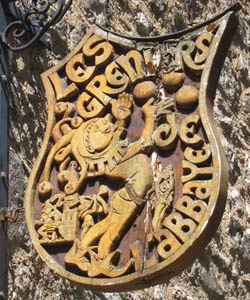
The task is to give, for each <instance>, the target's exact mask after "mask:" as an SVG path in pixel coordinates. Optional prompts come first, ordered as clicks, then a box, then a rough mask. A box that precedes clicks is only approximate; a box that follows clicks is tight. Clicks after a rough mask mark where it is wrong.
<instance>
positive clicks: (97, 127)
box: [89, 114, 117, 152]
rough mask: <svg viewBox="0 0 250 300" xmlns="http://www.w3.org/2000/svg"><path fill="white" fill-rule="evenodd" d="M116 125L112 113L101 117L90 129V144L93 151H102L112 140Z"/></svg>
mask: <svg viewBox="0 0 250 300" xmlns="http://www.w3.org/2000/svg"><path fill="white" fill-rule="evenodd" d="M116 127H117V126H116V125H114V124H113V123H111V115H109V114H108V115H107V116H106V117H104V118H99V119H98V120H97V121H95V123H94V124H93V126H92V127H91V129H90V131H89V146H90V149H92V150H93V151H97V152H101V151H103V150H104V149H106V148H107V147H108V145H109V144H110V142H111V141H112V138H113V135H114V131H115V129H116Z"/></svg>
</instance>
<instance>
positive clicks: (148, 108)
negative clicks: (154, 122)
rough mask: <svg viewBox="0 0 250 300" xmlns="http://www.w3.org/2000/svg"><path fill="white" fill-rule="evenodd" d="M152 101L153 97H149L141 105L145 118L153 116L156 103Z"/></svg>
mask: <svg viewBox="0 0 250 300" xmlns="http://www.w3.org/2000/svg"><path fill="white" fill-rule="evenodd" d="M154 101H155V99H154V98H150V99H149V100H148V101H147V102H146V103H145V104H144V105H143V107H142V112H143V114H144V116H145V117H146V118H147V117H153V118H154V117H155V114H156V105H155V104H154Z"/></svg>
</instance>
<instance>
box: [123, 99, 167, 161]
mask: <svg viewBox="0 0 250 300" xmlns="http://www.w3.org/2000/svg"><path fill="white" fill-rule="evenodd" d="M169 105H170V104H169V101H166V99H164V100H161V101H160V102H158V103H157V104H155V99H154V98H150V99H149V100H148V101H147V102H146V103H145V104H144V105H143V107H142V112H143V115H144V120H145V124H144V129H143V131H142V135H141V138H140V139H139V140H138V141H136V142H134V143H132V144H130V145H129V146H128V150H127V153H126V155H125V156H124V158H123V161H125V160H127V159H129V158H131V157H132V156H134V155H136V154H138V153H143V152H146V151H147V150H148V149H150V148H151V147H152V146H153V139H152V137H153V132H154V124H155V120H156V119H157V117H159V116H161V115H164V114H166V113H167V111H168V109H169Z"/></svg>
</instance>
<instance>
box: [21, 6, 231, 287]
mask: <svg viewBox="0 0 250 300" xmlns="http://www.w3.org/2000/svg"><path fill="white" fill-rule="evenodd" d="M234 25H235V21H234V14H233V13H232V12H228V13H227V14H225V15H224V16H223V17H222V18H220V19H218V20H214V21H213V22H212V23H210V24H207V23H206V24H203V25H199V26H196V28H194V29H192V30H189V31H188V32H187V33H185V32H184V33H183V34H177V35H176V38H174V39H173V38H171V39H170V38H169V37H168V36H166V37H165V39H164V38H161V42H157V40H156V39H154V38H152V39H142V40H139V39H138V40H137V41H135V40H134V39H131V38H130V39H129V38H121V37H120V36H118V35H115V34H112V33H107V32H105V31H103V30H101V29H99V28H97V27H93V28H92V29H90V30H89V32H88V33H87V34H86V36H85V37H84V39H83V40H82V41H81V43H80V44H79V45H78V46H77V47H76V49H75V50H74V51H73V52H72V53H71V54H70V55H69V56H67V57H66V58H65V59H64V60H63V61H62V62H61V63H59V64H58V65H57V66H55V67H54V68H52V69H50V70H48V71H47V72H45V73H44V74H42V80H43V83H44V86H45V88H46V95H47V99H48V109H49V115H48V124H47V129H46V134H45V138H44V142H43V146H42V149H41V153H40V155H39V157H38V159H37V162H36V163H35V166H34V169H33V172H32V174H31V176H30V180H29V185H28V189H27V193H26V217H27V223H28V227H29V231H30V234H31V237H32V240H33V242H34V244H35V247H36V249H37V251H38V252H39V254H40V255H41V257H42V258H43V259H44V260H45V261H46V262H47V263H48V264H49V265H50V266H51V267H52V268H53V269H55V270H56V271H57V272H59V273H60V274H61V275H63V276H64V277H66V278H68V279H70V280H73V281H75V282H78V283H81V284H83V285H84V286H85V287H86V288H90V289H97V290H102V291H122V290H128V289H130V290H131V289H136V288H142V287H146V286H148V285H152V284H155V283H159V282H163V281H166V279H168V278H170V277H171V276H173V275H174V274H176V273H178V272H179V271H180V270H182V269H183V268H185V267H186V266H187V265H188V264H189V263H190V262H192V260H193V259H194V258H195V257H196V256H197V255H198V254H199V253H200V251H201V249H202V248H204V246H205V245H206V244H207V243H208V241H209V240H210V238H211V236H212V234H213V233H214V231H215V229H216V227H217V225H218V223H219V220H220V217H221V215H222V212H223V208H224V204H225V199H226V190H227V174H226V171H225V168H226V167H225V162H224V156H223V154H222V153H221V150H220V145H219V144H220V143H219V141H218V139H217V138H216V133H215V131H214V127H213V123H214V121H213V119H212V117H211V115H212V112H211V105H210V101H211V100H212V98H213V94H214V91H215V85H216V80H217V79H218V75H219V69H220V64H221V62H222V61H223V56H224V55H225V49H224V50H223V46H224V42H225V40H226V41H227V40H228V34H231V30H232V28H233V27H234Z"/></svg>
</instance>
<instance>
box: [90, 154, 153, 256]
mask: <svg viewBox="0 0 250 300" xmlns="http://www.w3.org/2000/svg"><path fill="white" fill-rule="evenodd" d="M107 175H109V177H111V178H123V179H124V180H125V182H126V184H125V188H122V189H120V190H119V191H117V192H116V193H115V194H114V195H113V197H112V199H111V203H110V210H109V214H108V216H107V218H109V226H108V228H107V230H106V231H105V233H104V234H103V235H102V237H101V239H100V241H99V244H98V256H99V257H100V258H105V256H106V255H107V254H109V253H110V252H112V251H113V250H114V247H115V245H116V244H117V243H118V242H119V241H120V240H121V238H122V236H123V233H124V232H125V231H127V230H128V224H129V222H130V221H131V220H132V219H133V218H135V216H136V212H137V210H138V208H139V207H141V205H143V203H144V200H143V198H144V197H145V195H146V193H147V191H148V189H149V188H150V187H151V185H152V182H153V172H152V167H151V163H150V160H149V158H148V157H147V156H146V155H144V154H138V155H136V156H134V157H132V158H131V159H129V160H127V161H125V162H123V163H121V164H120V165H118V166H117V167H116V168H115V169H114V170H113V171H112V172H111V173H109V174H107ZM94 227H95V226H94Z"/></svg>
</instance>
